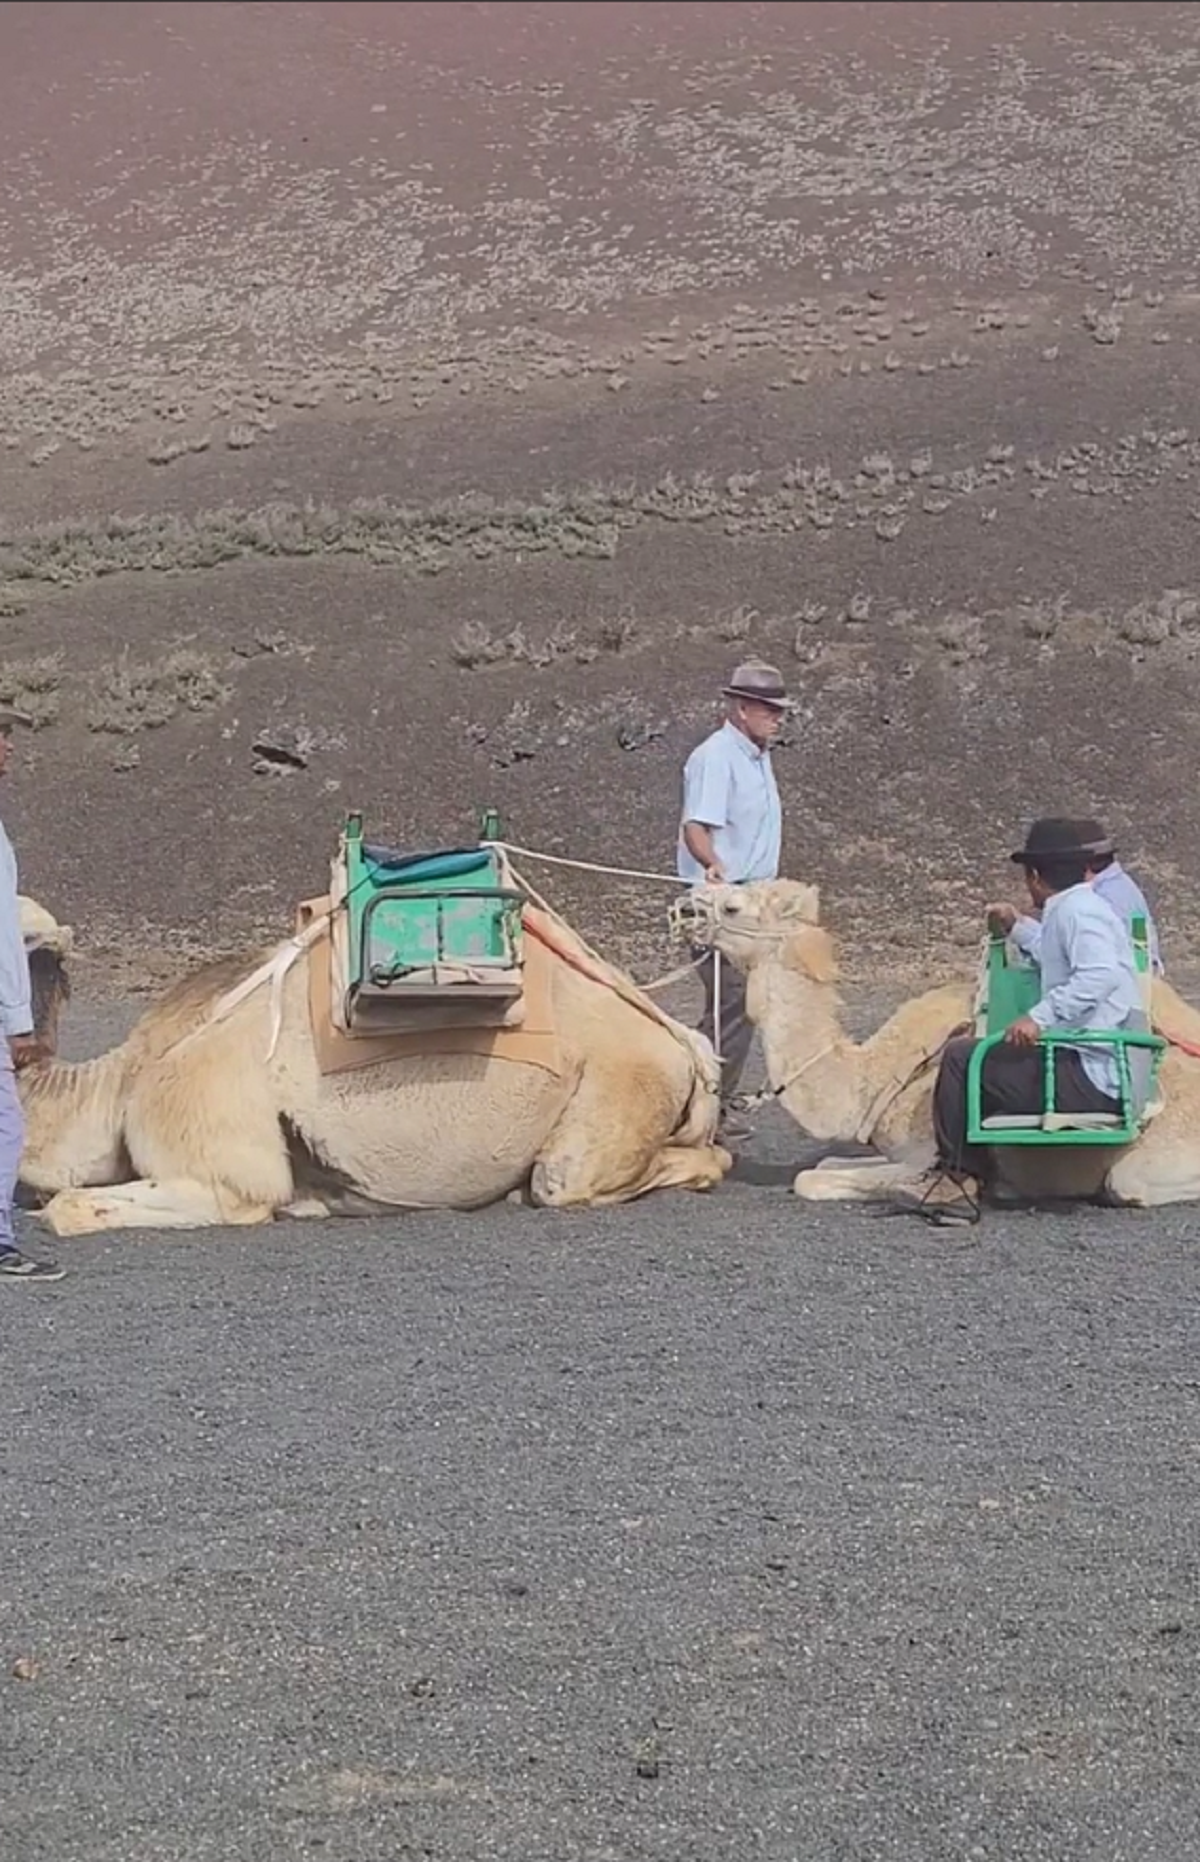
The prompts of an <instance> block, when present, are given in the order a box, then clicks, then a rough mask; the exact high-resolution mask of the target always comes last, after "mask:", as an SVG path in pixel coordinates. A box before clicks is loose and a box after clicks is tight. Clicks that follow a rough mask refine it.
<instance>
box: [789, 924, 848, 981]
mask: <svg viewBox="0 0 1200 1862" xmlns="http://www.w3.org/2000/svg"><path fill="white" fill-rule="evenodd" d="M783 961H784V963H785V965H786V966H787V968H788V969H790V970H798V971H799V972H800V974H801V976H807V977H808V979H809V981H810V982H813V983H833V982H836V981H837V973H838V966H837V952H836V950H835V949H834V943H833V939H832V938H831V937H830V935H829V933H828V931H826V930H824V929H823V928H822V926H820V925H813V924H809V925H804V926H802V927H801V928H800V929H799V930H797V931H796V932H794V933H793V935H792V936H791V937H790V938H789V939H788V941H787V943H786V945H785V946H784V952H783Z"/></svg>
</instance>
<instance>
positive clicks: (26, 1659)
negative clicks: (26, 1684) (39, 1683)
mask: <svg viewBox="0 0 1200 1862" xmlns="http://www.w3.org/2000/svg"><path fill="white" fill-rule="evenodd" d="M41 1672H42V1665H41V1663H40V1662H36V1661H35V1660H34V1659H33V1656H32V1655H18V1656H17V1659H16V1661H15V1662H14V1663H13V1665H12V1678H13V1680H14V1681H36V1680H37V1678H38V1676H39V1675H40V1674H41Z"/></svg>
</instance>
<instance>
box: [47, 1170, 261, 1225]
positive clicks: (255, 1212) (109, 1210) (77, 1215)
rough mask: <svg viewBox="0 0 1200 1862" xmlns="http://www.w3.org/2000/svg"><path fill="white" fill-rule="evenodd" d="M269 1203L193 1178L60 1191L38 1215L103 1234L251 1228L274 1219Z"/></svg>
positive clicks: (51, 1222) (48, 1219)
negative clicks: (237, 1198) (239, 1197)
mask: <svg viewBox="0 0 1200 1862" xmlns="http://www.w3.org/2000/svg"><path fill="white" fill-rule="evenodd" d="M274 1213H275V1211H274V1210H273V1209H272V1208H271V1207H270V1206H269V1205H268V1204H265V1203H235V1202H234V1201H233V1200H232V1198H230V1197H229V1196H228V1195H224V1196H223V1195H221V1194H220V1193H219V1192H218V1191H216V1190H214V1189H212V1188H211V1187H210V1186H209V1185H208V1184H205V1183H196V1182H193V1181H191V1180H190V1179H188V1178H181V1179H177V1180H174V1181H170V1182H162V1183H160V1182H155V1181H151V1180H150V1179H149V1178H144V1179H141V1180H139V1181H137V1182H134V1183H114V1184H108V1185H106V1186H104V1187H102V1188H99V1189H83V1190H60V1191H59V1192H58V1194H57V1195H56V1196H52V1197H51V1198H50V1201H49V1202H48V1203H47V1204H46V1207H45V1208H44V1209H43V1210H41V1212H40V1214H39V1217H38V1220H39V1221H41V1222H42V1223H43V1224H44V1225H45V1226H46V1227H47V1228H49V1229H50V1230H51V1231H52V1233H53V1234H55V1235H98V1234H101V1233H103V1232H105V1231H106V1230H109V1229H122V1228H224V1227H230V1226H233V1227H239V1228H240V1227H249V1226H253V1225H255V1224H257V1223H260V1222H269V1221H270V1220H271V1218H272V1216H273V1215H274Z"/></svg>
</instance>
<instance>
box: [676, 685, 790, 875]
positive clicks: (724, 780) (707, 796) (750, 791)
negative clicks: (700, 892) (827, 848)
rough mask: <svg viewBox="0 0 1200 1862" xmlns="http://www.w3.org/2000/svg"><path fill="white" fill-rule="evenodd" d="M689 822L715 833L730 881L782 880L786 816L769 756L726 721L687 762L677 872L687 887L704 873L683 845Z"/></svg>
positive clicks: (715, 845)
mask: <svg viewBox="0 0 1200 1862" xmlns="http://www.w3.org/2000/svg"><path fill="white" fill-rule="evenodd" d="M685 821H699V822H701V823H702V824H703V825H704V826H705V827H706V828H710V829H711V830H712V843H713V851H714V853H715V854H716V856H717V859H718V860H719V861H720V862H721V865H722V866H723V867H724V869H725V877H726V879H728V880H730V881H738V880H749V879H777V878H778V876H779V853H780V846H781V843H782V838H783V813H782V809H781V807H780V802H779V790H778V789H777V788H776V786H775V772H774V770H773V769H772V767H771V753H770V751H769V750H760V749H759V747H758V745H757V744H754V743H751V741H750V739H749V738H748V737H747V736H746V733H745V732H744V731H739V730H738V728H737V726H736V725H735V724H730V723H729V722H728V720H726V722H725V723H724V724H722V726H721V728H720V729H719V730H716V731H714V732H713V733H712V735H711V737H706V738H705V739H704V742H703V743H700V744H697V745H696V748H695V749H694V750H693V751H692V754H691V756H689V758H688V760H687V762H686V763H685V765H684V770H683V813H682V816H681V817H680V824H679V841H678V844H677V846H676V850H675V870H676V872H677V873H678V874H679V877H680V879H682V880H683V881H684V882H685V884H687V885H689V886H698V885H699V884H700V883H701V882H702V880H703V878H704V868H703V866H701V864H700V862H699V861H698V860H696V859H694V858H693V857H692V855H691V854H690V853H689V852H688V849H687V847H686V845H685V844H684V839H683V823H684V822H685Z"/></svg>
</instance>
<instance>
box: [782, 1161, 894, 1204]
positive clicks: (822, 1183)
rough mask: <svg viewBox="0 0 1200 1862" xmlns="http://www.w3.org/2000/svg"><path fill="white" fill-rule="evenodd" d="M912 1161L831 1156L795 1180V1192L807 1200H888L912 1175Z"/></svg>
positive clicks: (811, 1201) (793, 1188) (848, 1201)
mask: <svg viewBox="0 0 1200 1862" xmlns="http://www.w3.org/2000/svg"><path fill="white" fill-rule="evenodd" d="M912 1174H913V1170H912V1165H911V1164H904V1163H896V1162H894V1161H893V1160H892V1159H891V1158H890V1157H836V1158H835V1157H830V1158H826V1159H825V1160H824V1161H823V1162H822V1163H820V1164H817V1165H816V1166H815V1167H814V1168H813V1169H812V1170H802V1171H800V1172H799V1174H798V1175H797V1176H796V1178H795V1180H794V1181H793V1183H792V1194H793V1195H794V1196H799V1197H801V1198H802V1199H803V1201H805V1202H809V1203H825V1202H847V1203H854V1202H872V1201H874V1200H876V1199H882V1200H883V1201H885V1202H886V1201H887V1200H888V1197H889V1194H890V1192H891V1191H892V1190H893V1189H895V1187H896V1185H897V1184H898V1183H907V1182H908V1181H909V1180H910V1178H911V1177H912Z"/></svg>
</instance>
